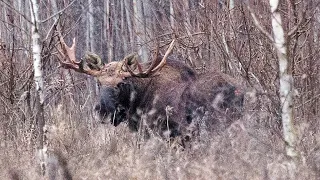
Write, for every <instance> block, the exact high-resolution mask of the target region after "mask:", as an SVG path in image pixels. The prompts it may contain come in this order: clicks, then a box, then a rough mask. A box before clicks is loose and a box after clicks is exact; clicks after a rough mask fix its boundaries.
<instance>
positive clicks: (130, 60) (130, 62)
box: [122, 53, 139, 72]
mask: <svg viewBox="0 0 320 180" xmlns="http://www.w3.org/2000/svg"><path fill="white" fill-rule="evenodd" d="M138 60H139V55H138V54H137V53H131V54H129V55H128V56H126V57H125V58H124V59H123V63H124V66H123V67H122V68H123V69H122V70H123V71H125V72H127V71H128V70H127V69H126V68H127V67H130V69H132V70H134V69H136V67H137V64H138V63H137V62H138Z"/></svg>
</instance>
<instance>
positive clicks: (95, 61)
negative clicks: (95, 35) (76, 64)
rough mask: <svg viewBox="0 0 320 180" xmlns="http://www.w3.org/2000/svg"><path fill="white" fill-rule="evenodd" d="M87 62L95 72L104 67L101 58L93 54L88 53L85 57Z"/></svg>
mask: <svg viewBox="0 0 320 180" xmlns="http://www.w3.org/2000/svg"><path fill="white" fill-rule="evenodd" d="M85 60H86V63H87V66H88V67H89V68H90V69H94V70H101V69H102V68H103V66H104V63H103V62H102V60H101V58H100V57H99V56H98V55H97V54H94V53H92V52H87V53H86V55H85Z"/></svg>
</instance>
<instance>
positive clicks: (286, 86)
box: [248, 0, 298, 159]
mask: <svg viewBox="0 0 320 180" xmlns="http://www.w3.org/2000/svg"><path fill="white" fill-rule="evenodd" d="M279 3H280V0H270V8H271V9H270V10H271V23H272V33H273V36H272V35H271V34H270V33H268V32H267V31H266V30H265V29H264V28H263V27H262V26H261V24H260V22H259V21H258V19H257V17H256V16H255V14H254V13H253V11H252V10H251V8H250V6H248V9H249V11H250V12H251V16H252V18H253V20H254V23H255V25H256V26H257V28H258V29H259V30H260V31H261V32H262V33H263V34H264V35H266V37H267V38H268V39H269V40H270V41H272V42H273V45H274V47H275V50H276V53H277V57H278V63H279V79H280V87H279V94H280V102H281V121H282V128H283V137H284V141H285V144H286V154H287V155H288V156H289V157H292V158H294V159H295V158H296V157H297V156H298V153H297V151H296V131H295V128H294V124H293V123H294V122H293V121H294V119H293V95H294V94H293V93H294V86H293V77H292V70H291V69H290V67H291V61H290V59H289V57H288V47H287V44H288V42H287V41H288V39H287V38H286V37H287V36H289V34H290V32H292V31H293V30H290V31H288V32H289V33H288V34H285V32H284V29H283V25H282V19H281V14H280V11H279V9H278V8H279V7H278V6H279ZM297 26H298V25H297ZM297 26H296V27H294V29H296V28H297Z"/></svg>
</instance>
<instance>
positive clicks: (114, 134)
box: [0, 102, 320, 179]
mask: <svg viewBox="0 0 320 180" xmlns="http://www.w3.org/2000/svg"><path fill="white" fill-rule="evenodd" d="M256 104H257V103H252V104H250V102H247V105H246V110H245V114H244V116H243V117H241V118H240V119H238V120H236V121H235V122H234V123H233V124H232V125H231V126H229V127H227V128H226V129H224V130H218V131H215V132H203V133H199V134H200V135H199V136H197V137H195V138H194V139H193V140H192V142H191V143H190V147H188V148H181V146H179V145H177V144H174V143H171V145H170V143H168V142H167V141H166V140H165V139H161V138H159V137H158V136H151V138H150V139H148V140H145V139H143V138H141V135H140V134H139V133H132V132H130V130H129V129H128V128H127V125H126V124H121V125H119V126H118V127H113V126H112V125H110V124H105V125H101V124H98V123H96V121H95V120H94V118H95V116H94V115H93V114H92V111H91V110H90V108H87V110H86V109H85V108H84V109H82V110H81V109H78V110H76V109H72V108H71V107H70V106H69V107H68V108H67V107H65V105H58V106H52V108H51V109H47V111H48V112H50V114H47V118H48V120H49V121H48V124H47V130H48V152H49V159H48V162H49V165H48V169H47V170H48V172H49V175H48V176H46V178H48V179H63V177H67V176H66V174H67V175H68V173H69V175H71V176H72V178H73V179H288V178H289V176H288V175H289V172H288V168H287V167H288V163H287V162H288V161H287V160H288V159H287V157H286V156H285V155H284V143H283V141H282V138H281V134H280V133H281V132H279V131H277V130H275V128H270V127H268V125H267V124H268V123H267V122H269V123H270V122H272V121H275V120H274V119H275V118H274V117H273V116H270V113H268V112H267V111H264V110H263V108H261V107H259V109H257V108H258V106H257V105H256ZM88 107H89V105H88ZM66 109H69V113H66ZM70 112H77V113H70ZM90 112H91V114H90ZM301 122H303V121H301ZM298 127H299V129H298V131H299V134H300V135H301V136H300V141H299V148H300V149H299V150H300V152H301V160H300V162H299V163H298V166H297V167H296V170H297V173H296V179H317V178H318V177H319V170H320V150H319V144H320V142H319V141H320V138H319V137H320V133H319V130H317V129H314V128H313V127H311V126H310V124H308V123H307V122H305V123H301V125H300V126H298ZM24 128H26V127H17V129H16V132H15V133H16V134H15V135H14V136H12V137H14V138H11V139H1V150H0V167H1V168H0V179H10V178H11V179H43V177H41V176H40V175H39V169H38V162H37V156H36V153H35V152H36V151H35V146H34V145H32V138H31V139H30V138H29V139H28V137H31V135H30V132H29V131H27V130H26V129H24ZM50 173H51V175H50ZM52 173H53V174H52Z"/></svg>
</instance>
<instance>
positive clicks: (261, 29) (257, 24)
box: [247, 4, 274, 42]
mask: <svg viewBox="0 0 320 180" xmlns="http://www.w3.org/2000/svg"><path fill="white" fill-rule="evenodd" d="M247 8H248V10H249V12H250V14H251V17H252V19H253V22H254V24H255V25H256V27H257V28H258V29H259V30H260V31H261V32H262V34H264V35H265V36H266V37H267V38H268V39H269V40H270V41H271V42H274V39H273V37H272V36H271V34H270V33H268V31H267V30H265V29H264V28H263V27H262V26H261V24H260V22H259V20H258V18H257V17H256V15H255V13H254V12H253V10H252V9H251V7H250V6H249V4H248V5H247Z"/></svg>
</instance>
